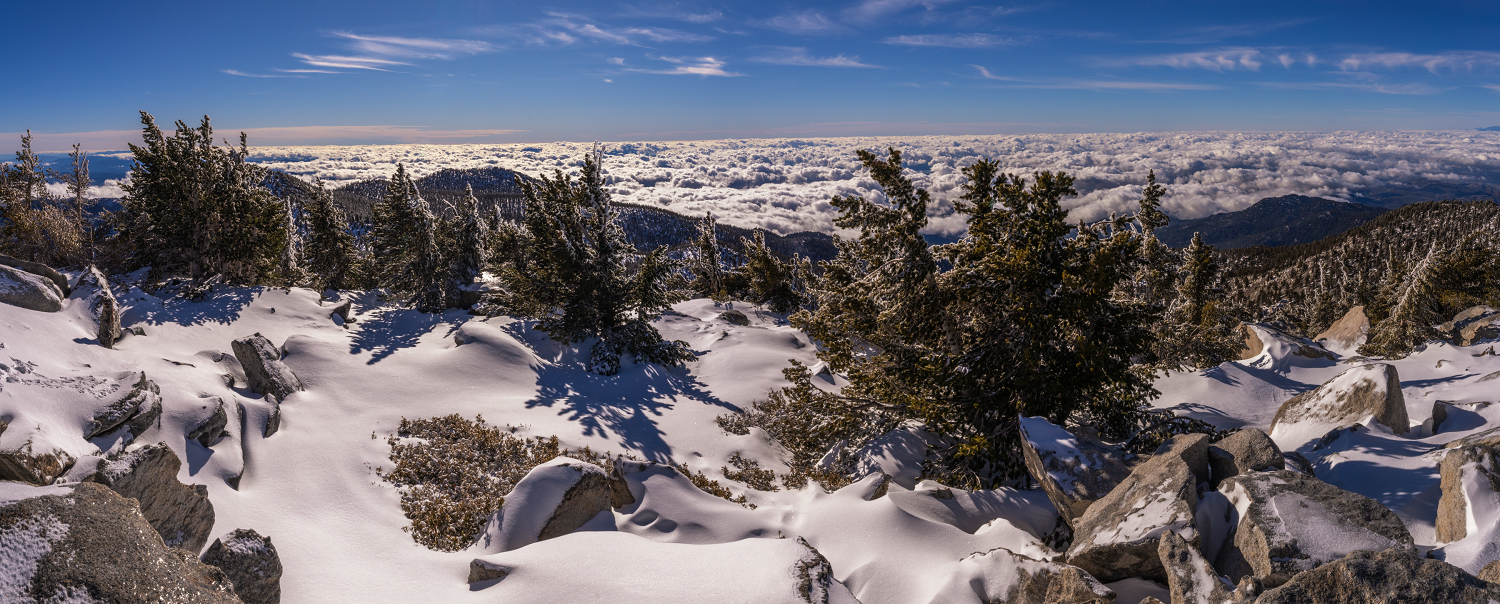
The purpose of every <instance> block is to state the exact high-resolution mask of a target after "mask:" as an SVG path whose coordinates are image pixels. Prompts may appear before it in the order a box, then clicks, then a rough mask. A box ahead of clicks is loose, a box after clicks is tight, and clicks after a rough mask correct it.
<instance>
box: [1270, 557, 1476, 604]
mask: <svg viewBox="0 0 1500 604" xmlns="http://www.w3.org/2000/svg"><path fill="white" fill-rule="evenodd" d="M1495 601H1500V585H1496V584H1494V583H1489V582H1487V581H1483V580H1481V579H1479V578H1477V577H1474V576H1473V575H1470V574H1468V573H1466V572H1464V571H1463V570H1462V569H1459V568H1457V567H1455V566H1453V565H1451V564H1448V563H1446V562H1442V561H1440V560H1432V559H1428V558H1420V557H1418V556H1417V555H1416V553H1414V552H1412V551H1410V550H1409V549H1406V548H1393V549H1387V550H1384V551H1381V552H1380V553H1375V552H1372V551H1355V552H1351V553H1350V554H1349V555H1348V556H1347V557H1345V558H1343V559H1340V560H1337V561H1333V562H1331V563H1329V564H1324V565H1323V566H1321V567H1318V568H1316V569H1313V570H1309V571H1307V572H1304V573H1302V574H1299V575H1297V576H1295V577H1293V578H1292V579H1291V580H1290V581H1288V582H1287V583H1286V584H1284V585H1282V586H1280V587H1277V588H1275V589H1272V590H1269V591H1267V592H1266V593H1265V594H1263V595H1261V597H1260V599H1258V600H1256V601H1255V603H1256V604H1342V603H1344V602H1361V603H1368V604H1458V603H1460V602H1462V603H1465V604H1468V603H1473V604H1486V603H1489V602H1495Z"/></svg>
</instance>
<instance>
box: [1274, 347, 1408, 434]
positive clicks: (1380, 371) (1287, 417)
mask: <svg viewBox="0 0 1500 604" xmlns="http://www.w3.org/2000/svg"><path fill="white" fill-rule="evenodd" d="M1372 420H1373V421H1376V422H1380V423H1381V424H1384V425H1385V426H1386V427H1387V428H1389V429H1390V430H1391V432H1393V433H1396V434H1405V433H1406V431H1407V430H1408V429H1409V428H1410V421H1409V420H1408V419H1407V414H1406V399H1405V398H1404V397H1403V396H1402V394H1401V379H1400V378H1399V377H1398V376H1397V375H1396V367H1395V366H1394V365H1390V364H1387V363H1371V364H1369V365H1361V366H1359V367H1354V368H1351V369H1349V370H1347V371H1345V372H1343V373H1341V374H1339V375H1338V376H1336V377H1334V378H1333V379H1331V380H1328V382H1326V383H1324V384H1323V385H1321V386H1318V387H1317V388H1315V389H1313V390H1310V391H1308V392H1304V393H1302V394H1299V395H1297V396H1295V397H1292V398H1291V399H1289V400H1287V401H1286V402H1285V403H1282V404H1281V407H1280V408H1279V409H1277V410H1276V417H1275V418H1274V419H1272V420H1271V440H1273V441H1276V445H1277V446H1279V447H1281V448H1282V449H1283V450H1287V451H1294V450H1297V449H1300V448H1302V447H1304V446H1306V445H1308V444H1309V443H1312V442H1314V441H1317V440H1318V439H1320V438H1322V437H1323V436H1324V435H1325V434H1327V433H1328V431H1329V430H1334V429H1337V428H1343V427H1345V426H1350V425H1353V424H1362V423H1366V422H1369V421H1372Z"/></svg>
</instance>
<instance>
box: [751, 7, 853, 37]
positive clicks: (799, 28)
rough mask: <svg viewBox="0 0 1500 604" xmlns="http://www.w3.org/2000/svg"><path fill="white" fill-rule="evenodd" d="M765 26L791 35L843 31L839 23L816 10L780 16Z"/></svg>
mask: <svg viewBox="0 0 1500 604" xmlns="http://www.w3.org/2000/svg"><path fill="white" fill-rule="evenodd" d="M764 25H765V26H766V27H769V28H771V29H774V30H778V31H782V32H786V33H789V34H814V33H826V32H833V31H839V30H842V29H843V26H841V25H839V24H838V22H836V21H834V20H833V19H830V18H828V16H827V15H825V14H823V13H821V12H819V11H815V10H805V11H802V12H796V13H784V14H780V15H777V16H775V17H772V18H770V19H767V20H766V21H765V23H764Z"/></svg>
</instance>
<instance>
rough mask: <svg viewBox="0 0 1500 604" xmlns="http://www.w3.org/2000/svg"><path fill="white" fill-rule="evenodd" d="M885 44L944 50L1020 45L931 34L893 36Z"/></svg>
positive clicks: (998, 39)
mask: <svg viewBox="0 0 1500 604" xmlns="http://www.w3.org/2000/svg"><path fill="white" fill-rule="evenodd" d="M883 42H885V43H886V44H899V45H902V46H941V47H946V48H993V47H996V46H1005V45H1009V44H1020V42H1019V41H1018V40H1016V39H1015V38H1010V37H1005V36H996V35H992V34H932V35H911V36H893V37H890V38H886V39H885V40H883Z"/></svg>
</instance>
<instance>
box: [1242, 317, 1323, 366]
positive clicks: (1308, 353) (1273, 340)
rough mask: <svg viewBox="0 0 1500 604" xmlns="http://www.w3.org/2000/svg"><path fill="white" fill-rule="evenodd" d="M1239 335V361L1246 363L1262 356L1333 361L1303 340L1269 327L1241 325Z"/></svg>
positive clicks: (1321, 348)
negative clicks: (1242, 344)
mask: <svg viewBox="0 0 1500 604" xmlns="http://www.w3.org/2000/svg"><path fill="white" fill-rule="evenodd" d="M1239 331H1240V335H1242V336H1244V338H1245V347H1244V348H1241V349H1240V354H1239V360H1241V361H1248V360H1251V359H1254V358H1256V357H1258V356H1261V355H1263V354H1270V355H1271V356H1272V357H1275V358H1284V357H1287V356H1298V357H1303V358H1308V359H1326V360H1330V361H1332V360H1334V356H1333V353H1331V352H1329V351H1328V350H1326V349H1324V348H1323V347H1322V346H1319V345H1317V344H1315V343H1313V342H1311V341H1308V340H1306V339H1304V338H1299V337H1297V336H1293V335H1291V334H1288V333H1286V332H1283V331H1281V330H1279V329H1276V328H1274V327H1271V326H1269V325H1261V324H1250V323H1241V324H1240V326H1239Z"/></svg>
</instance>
